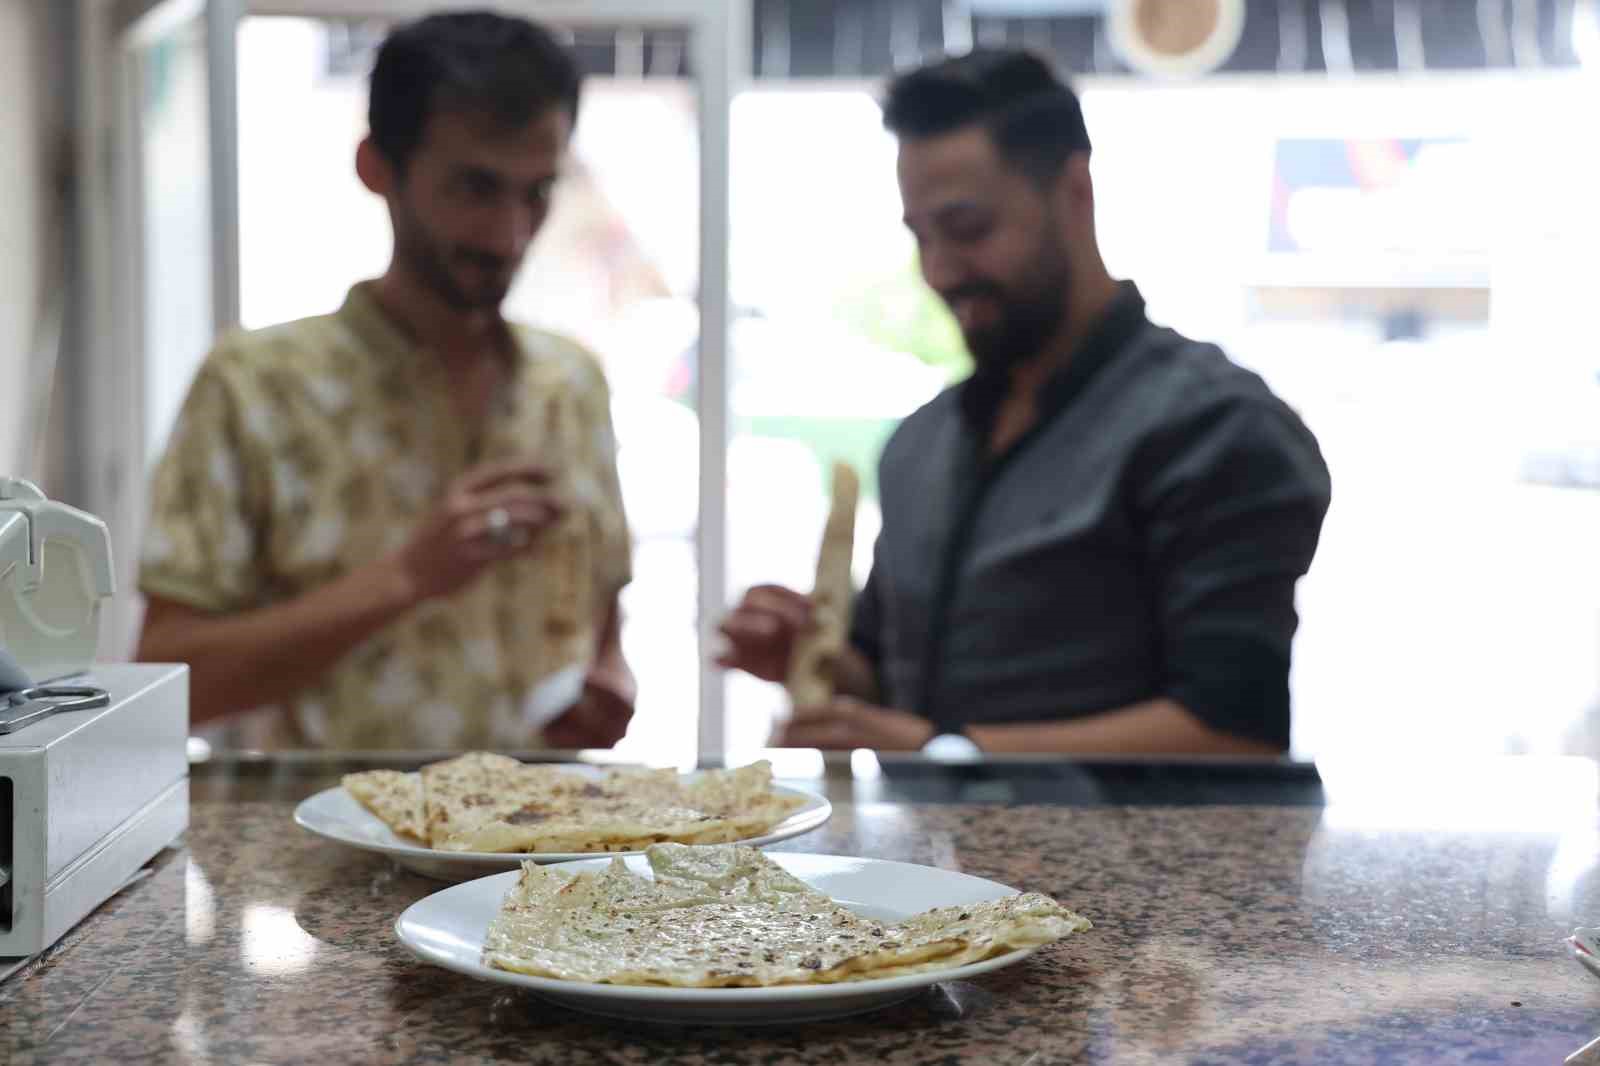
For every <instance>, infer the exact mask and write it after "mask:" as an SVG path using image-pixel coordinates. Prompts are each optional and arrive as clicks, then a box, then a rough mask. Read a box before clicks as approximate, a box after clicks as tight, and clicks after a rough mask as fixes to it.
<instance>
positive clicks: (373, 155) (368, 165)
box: [356, 137, 397, 197]
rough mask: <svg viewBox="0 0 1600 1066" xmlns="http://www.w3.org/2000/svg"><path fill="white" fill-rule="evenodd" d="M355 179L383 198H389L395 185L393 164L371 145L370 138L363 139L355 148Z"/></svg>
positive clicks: (375, 146)
mask: <svg viewBox="0 0 1600 1066" xmlns="http://www.w3.org/2000/svg"><path fill="white" fill-rule="evenodd" d="M356 177H358V178H360V179H361V184H363V185H365V186H366V187H367V189H368V190H369V191H371V192H375V193H377V194H378V195H379V196H383V197H387V196H389V194H390V193H392V192H393V191H394V187H395V185H396V184H397V175H396V174H395V168H394V164H393V163H391V162H389V158H388V157H387V156H385V155H384V154H383V153H382V152H381V151H379V150H378V146H377V145H376V144H374V143H372V138H371V137H363V138H362V139H361V143H360V144H358V145H357V146H356Z"/></svg>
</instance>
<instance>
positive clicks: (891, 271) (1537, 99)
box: [239, 18, 1600, 762]
mask: <svg viewBox="0 0 1600 1066" xmlns="http://www.w3.org/2000/svg"><path fill="white" fill-rule="evenodd" d="M369 40H370V36H363V35H361V34H352V32H351V30H350V28H349V27H347V26H345V25H343V24H337V23H331V22H320V21H309V20H297V19H282V18H249V19H246V20H245V22H244V24H243V26H242V29H241V33H240V42H239V43H240V70H241V77H240V124H239V129H240V156H241V159H240V163H241V165H240V176H241V182H242V186H241V242H242V303H243V318H244V322H245V325H247V326H251V327H255V326H263V325H267V324H270V323H273V322H277V321H281V320H284V319H288V318H293V317H297V316H301V315H307V314H314V313H320V312H324V311H327V310H330V309H332V308H333V307H334V306H335V305H336V304H337V302H338V301H339V300H340V298H341V297H342V295H343V293H344V290H345V288H346V287H347V286H348V285H349V284H350V283H351V282H352V281H354V280H356V279H358V278H362V277H367V276H371V275H375V274H377V273H378V272H380V271H381V270H382V268H383V266H384V264H385V262H386V259H387V256H388V252H389V246H388V240H389V238H388V229H387V222H386V220H385V218H384V216H383V207H382V204H381V203H380V202H379V201H378V200H377V199H376V198H374V197H372V196H370V195H368V194H367V193H366V192H365V191H364V190H363V189H362V188H361V187H360V186H359V184H358V183H357V181H356V178H355V175H354V173H353V169H352V165H351V156H352V153H353V151H354V146H355V143H356V141H357V139H358V138H359V137H360V135H361V134H362V132H363V128H364V108H365V93H364V82H363V76H364V73H365V69H366V63H367V61H368V59H367V56H366V55H365V54H364V53H363V51H362V49H363V47H364V42H367V41H369ZM1575 77H1577V76H1575V75H1573V76H1560V77H1557V76H1551V77H1548V78H1538V79H1533V78H1529V79H1521V80H1515V81H1512V80H1507V79H1504V78H1501V77H1498V76H1495V75H1452V76H1441V77H1438V78H1434V79H1430V80H1425V81H1420V82H1418V81H1414V82H1410V83H1405V82H1401V81H1399V80H1395V79H1389V78H1377V77H1375V78H1372V79H1368V80H1365V81H1362V82H1360V83H1357V84H1344V85H1340V86H1338V87H1336V88H1334V87H1328V86H1326V85H1322V84H1320V83H1313V82H1297V81H1295V80H1293V79H1279V80H1277V81H1272V82H1264V83H1259V86H1258V87H1252V88H1250V89H1249V90H1245V89H1242V88H1239V87H1237V83H1233V84H1231V85H1230V83H1229V82H1228V81H1226V80H1222V79H1219V80H1217V81H1215V82H1208V83H1207V84H1206V85H1205V86H1204V87H1187V88H1163V87H1157V86H1152V85H1149V84H1139V85H1132V84H1128V83H1120V84H1119V83H1116V82H1086V83H1084V85H1083V88H1084V105H1085V110H1086V114H1087V118H1088V123H1089V129H1090V132H1091V135H1092V136H1093V137H1094V139H1095V145H1096V147H1095V161H1094V169H1095V177H1096V182H1097V192H1098V211H1099V215H1100V229H1101V233H1102V238H1103V242H1104V244H1105V249H1104V250H1105V252H1106V255H1107V258H1108V261H1109V265H1110V266H1111V268H1112V270H1113V272H1114V273H1118V274H1120V275H1122V276H1127V277H1131V278H1133V279H1135V280H1136V281H1138V283H1139V284H1140V286H1141V288H1142V289H1143V291H1144V293H1145V295H1146V297H1147V299H1148V300H1149V305H1150V312H1151V315H1152V317H1153V318H1155V319H1156V320H1157V321H1160V322H1164V323H1166V324H1169V325H1171V326H1173V327H1175V328H1177V329H1180V330H1182V331H1184V332H1186V333H1188V334H1189V335H1191V336H1195V337H1199V338H1203V339H1209V340H1215V341H1216V342H1218V343H1220V344H1222V345H1223V346H1224V347H1225V348H1226V349H1227V350H1228V351H1229V352H1230V354H1232V355H1233V356H1234V357H1235V358H1236V359H1237V360H1239V361H1240V362H1243V363H1245V364H1247V365H1249V366H1252V367H1253V368H1255V369H1257V370H1258V371H1259V372H1260V373H1262V374H1263V375H1264V376H1265V377H1266V378H1267V379H1268V381H1269V383H1270V384H1271V385H1272V386H1273V387H1274V389H1276V390H1277V391H1278V392H1279V393H1280V394H1281V395H1283V396H1284V397H1285V398H1286V399H1287V400H1288V401H1289V402H1290V403H1291V404H1293V405H1295V406H1296V407H1297V408H1298V409H1299V410H1300V412H1301V413H1302V415H1303V417H1304V418H1305V419H1306V421H1307V422H1308V423H1309V424H1310V426H1311V428H1312V429H1313V430H1314V431H1315V432H1316V434H1317V435H1318V437H1319V439H1320V441H1321V443H1322V446H1323V449H1324V451H1325V453H1326V456H1327V459H1328V463H1329V466H1330V467H1331V469H1332V473H1333V478H1334V485H1335V490H1334V504H1333V509H1332V511H1331V512H1330V514H1329V517H1328V521H1327V525H1326V528H1325V532H1324V536H1323V543H1322V547H1321V550H1320V552H1319V555H1318V558H1317V562H1316V564H1315V565H1314V567H1313V569H1312V571H1311V574H1310V576H1309V578H1308V579H1307V580H1306V581H1305V582H1304V583H1303V584H1302V586H1301V609H1302V616H1303V618H1304V619H1305V622H1304V625H1303V628H1302V630H1301V635H1300V639H1299V643H1298V645H1297V649H1296V663H1295V674H1294V678H1293V682H1292V683H1293V688H1294V693H1295V699H1296V719H1295V733H1294V740H1293V751H1294V754H1296V755H1299V756H1312V755H1317V756H1322V755H1327V754H1331V753H1337V752H1339V751H1341V750H1347V749H1352V750H1353V749H1355V748H1359V747H1361V746H1364V745H1368V744H1370V743H1371V740H1372V737H1373V736H1374V735H1377V734H1380V733H1381V735H1383V736H1386V737H1388V738H1391V739H1392V740H1393V741H1394V742H1395V743H1397V744H1399V745H1400V746H1402V747H1406V748H1413V749H1415V748H1421V747H1431V749H1432V750H1435V751H1450V750H1459V751H1479V752H1490V753H1493V752H1498V751H1501V750H1507V749H1509V750H1522V751H1545V750H1556V749H1557V748H1558V747H1559V746H1560V744H1561V743H1562V741H1563V738H1562V737H1561V736H1560V735H1557V733H1556V731H1555V727H1554V726H1553V725H1549V724H1548V723H1553V722H1557V721H1563V720H1570V719H1572V718H1574V717H1576V716H1577V713H1578V712H1581V710H1582V709H1583V707H1582V704H1583V702H1584V701H1586V700H1590V699H1592V693H1593V692H1594V691H1596V690H1597V688H1600V617H1597V615H1596V611H1595V608H1594V604H1595V602H1596V593H1597V591H1600V556H1597V554H1596V553H1595V552H1594V550H1593V546H1594V545H1595V544H1596V543H1600V351H1597V350H1596V348H1595V344H1594V339H1593V338H1594V336H1595V329H1594V322H1593V320H1592V311H1591V310H1590V308H1592V306H1593V300H1592V296H1589V295H1586V294H1584V293H1583V292H1582V291H1580V290H1581V286H1582V281H1581V279H1583V278H1585V277H1587V276H1589V274H1590V272H1588V271H1586V270H1584V269H1581V268H1580V266H1579V264H1580V263H1581V259H1580V256H1582V255H1584V254H1586V253H1587V250H1588V249H1590V248H1592V247H1593V245H1594V243H1595V241H1596V239H1597V238H1600V207H1597V202H1596V200H1595V198H1594V196H1593V189H1594V188H1596V187H1600V147H1596V144H1595V142H1594V140H1593V139H1592V138H1588V139H1585V138H1579V137H1553V138H1546V137H1542V136H1535V135H1534V134H1533V133H1532V132H1531V131H1530V130H1528V129H1526V128H1525V127H1524V126H1523V125H1522V124H1521V123H1520V122H1519V121H1518V120H1517V117H1516V116H1517V115H1525V114H1529V113H1538V114H1541V115H1545V116H1547V119H1546V121H1547V122H1548V123H1550V124H1552V125H1551V128H1555V129H1567V130H1576V129H1578V128H1580V127H1582V126H1583V125H1584V123H1585V122H1586V121H1588V120H1587V119H1586V118H1585V116H1584V115H1583V114H1581V107H1580V105H1581V100H1582V99H1583V96H1582V94H1581V93H1579V92H1577V91H1576V89H1575V85H1576V84H1577V82H1575V81H1574V80H1573V79H1574V78H1575ZM873 91H874V87H873V86H869V85H866V84H852V83H843V82H841V83H836V84H835V85H834V86H831V87H827V88H822V87H817V86H816V85H815V84H814V83H813V84H808V85H800V84H796V85H793V86H790V85H787V84H785V83H782V82H779V83H774V87H766V86H761V87H758V88H754V89H751V90H749V91H746V92H744V93H742V94H741V95H740V96H739V97H738V98H737V99H736V101H735V104H734V110H733V135H732V157H733V175H732V181H733V202H732V213H733V218H732V234H733V238H732V239H733V244H732V249H731V255H732V279H733V281H732V299H733V305H734V308H735V318H734V323H733V332H732V349H731V351H732V361H731V365H730V374H729V377H730V382H731V396H730V402H731V413H732V417H733V420H734V422H733V425H734V435H733V439H732V442H731V445H730V448H729V451H728V456H727V472H726V473H727V478H728V493H729V508H730V519H729V541H728V554H729V589H730V594H731V595H735V596H736V595H737V594H738V593H739V592H740V591H742V590H743V589H744V588H745V587H747V586H748V585H750V584H753V583H756V582H763V581H777V582H782V583H786V584H790V585H793V586H797V587H801V588H805V587H808V586H809V583H810V580H811V576H812V573H813V567H814V565H815V559H816V552H817V546H818V539H819V536H820V530H821V526H822V521H823V518H824V516H825V512H826V508H827V495H826V489H827V485H826V481H825V476H826V471H827V470H828V469H829V464H830V463H831V462H832V461H833V460H834V459H836V458H843V459H847V460H849V461H851V462H852V463H854V464H855V465H856V466H857V468H858V469H859V470H860V472H861V474H862V477H863V506H862V507H861V508H860V510H859V514H858V529H857V548H856V558H855V567H854V569H855V577H856V579H857V580H858V581H859V580H861V579H863V578H864V577H865V575H866V571H867V568H868V566H869V565H870V560H871V548H872V540H873V537H874V535H875V531H876V529H877V527H878V523H879V513H878V510H877V505H876V500H877V486H876V483H875V470H874V466H875V462H876V458H877V454H878V451H879V449H880V447H881V445H882V442H883V440H884V439H885V438H886V436H887V434H888V433H889V432H890V431H891V430H892V429H893V427H894V425H895V424H896V422H897V420H898V419H900V418H901V417H903V416H904V415H905V414H907V413H909V412H910V411H912V410H914V409H915V408H916V407H917V406H919V405H920V404H922V403H924V402H925V401H927V400H928V399H930V398H931V397H932V396H933V395H934V394H935V393H936V392H937V391H938V390H939V389H940V388H942V387H943V386H944V385H945V384H947V383H949V382H951V381H953V380H955V379H957V378H958V377H960V376H961V375H962V374H963V373H964V372H965V368H966V360H965V356H964V354H963V352H962V350H961V345H960V338H959V336H958V334H957V333H956V332H955V330H954V328H953V325H952V323H951V322H950V320H949V319H948V318H947V317H946V316H945V314H944V313H943V311H942V309H941V308H940V306H939V305H938V303H937V301H936V300H935V299H934V297H933V296H932V295H931V294H930V293H929V292H928V291H927V290H926V289H925V287H923V285H922V284H921V282H920V280H919V278H918V276H917V268H916V263H915V259H914V252H913V247H912V243H911V241H910V239H909V237H908V236H907V234H906V233H905V232H904V230H903V228H902V226H901V225H900V221H899V216H900V205H899V196H898V192H897V189H896V186H895V179H894V143H893V140H892V139H891V138H890V137H889V136H888V135H886V134H885V133H884V132H883V131H882V129H881V127H880V125H879V115H878V111H877V107H876V104H875V102H874V97H873ZM694 103H695V97H694V85H693V82H692V81H689V80H684V79H680V78H667V77H650V76H648V74H647V75H646V76H643V77H634V78H595V79H591V80H590V82H589V83H588V87H587V90H586V95H585V99H584V105H583V112H582V115H581V117H580V121H579V124H578V129H577V136H576V144H575V150H574V158H573V160H572V164H571V168H570V172H569V174H568V176H567V177H566V179H565V180H564V182H563V186H562V188H561V190H560V193H559V195H558V201H557V208H556V211H555V214H554V216H553V218H552V220H551V222H550V224H549V226H548V228H547V230H546V232H545V234H544V235H543V236H542V237H541V239H540V242H539V244H538V245H537V248H536V254H535V255H534V256H533V259H532V261H531V262H530V265H529V267H528V269H527V270H526V272H525V274H524V276H523V277H522V278H521V280H520V282H519V284H518V286H517V288H516V289H515V290H514V292H513V295H512V297H511V299H510V302H509V308H508V310H509V312H510V314H511V315H512V316H514V317H517V318H520V319H523V320H527V321H531V322H535V323H538V324H541V325H545V326H549V327H553V328H556V329H559V330H562V331H565V332H567V333H569V334H571V335H574V336H576V337H578V338H580V339H582V340H583V341H584V342H586V343H587V344H588V345H589V346H591V347H592V348H593V349H594V350H595V351H596V352H598V353H599V354H600V356H601V357H602V359H603V361H604V363H605V367H606V370H607V372H608V374H609V377H610V380H611V383H612V387H613V391H614V406H613V412H614V416H615V421H616V426H617V432H618V436H619V440H620V445H621V451H620V459H619V462H620V466H621V472H622V478H623V488H624V495H625V500H626V504H627V507H628V509H629V512H630V519H631V522H632V524H633V528H634V532H635V536H636V548H635V573H636V578H635V581H634V584H633V586H632V587H631V589H630V591H629V592H628V593H627V594H626V596H625V599H624V606H625V609H626V610H627V615H628V620H627V627H626V631H625V635H624V644H625V648H626V650H627V652H628V655H629V658H630V660H631V661H632V663H633V664H634V667H635V669H636V671H637V674H638V677H639V683H640V699H639V706H638V714H637V716H636V717H635V719H634V722H633V726H632V728H631V730H630V732H629V734H628V736H627V738H626V739H625V740H624V741H623V743H622V744H621V745H619V750H620V751H621V752H622V753H624V754H625V755H628V756H632V757H636V758H640V759H645V760H649V761H652V762H683V761H687V760H689V759H691V758H692V757H693V755H694V747H695V743H696V739H695V738H696V730H695V721H696V715H697V691H696V686H697V671H698V666H699V662H700V655H701V651H700V650H699V649H698V648H697V646H696V643H697V642H696V630H695V611H696V604H695V589H696V585H695V555H694V542H693V537H694V528H695V516H696V504H697V491H698V453H697V447H698V444H697V441H698V433H699V427H698V421H697V419H696V416H695V412H694V383H695V374H696V360H695V352H696V343H697V314H696V308H695V304H694V298H695V289H696V285H697V280H698V266H697V257H696V242H697V234H698V220H697V217H696V203H697V199H696V196H697V194H696V180H697V179H696V174H697V167H698V165H699V160H698V155H697V142H696V127H695V118H694ZM1221 109H1227V110H1228V113H1229V121H1228V122H1226V123H1218V122H1216V121H1214V119H1215V116H1216V114H1217V113H1218V112H1219V110H1221ZM1535 178H1537V180H1538V181H1539V182H1540V183H1542V187H1543V188H1544V189H1545V190H1546V192H1545V194H1544V195H1542V196H1541V197H1540V198H1537V199H1534V200H1528V199H1521V200H1519V199H1518V198H1515V197H1513V196H1511V195H1510V193H1509V190H1510V189H1511V188H1513V187H1514V186H1516V185H1518V184H1519V183H1524V182H1529V181H1532V180H1534V179H1535ZM330 235H336V236H333V237H330ZM1561 336H1565V337H1579V338H1583V344H1582V345H1578V346H1574V345H1572V344H1569V343H1553V342H1552V338H1556V337H1561ZM1535 412H1537V415H1536V414H1535ZM709 650H710V649H707V651H709ZM1353 659H1359V660H1360V661H1359V662H1353V661H1352V660H1353ZM1356 667H1359V669H1357V668H1356ZM1372 686H1379V687H1381V688H1382V689H1383V690H1384V692H1386V693H1387V694H1388V697H1389V698H1388V699H1386V700H1385V701H1384V705H1385V706H1396V705H1409V706H1410V707H1411V708H1412V709H1413V710H1414V711H1415V713H1414V714H1413V715H1411V716H1410V717H1409V718H1408V719H1407V720H1406V721H1405V722H1404V723H1403V724H1399V723H1396V722H1394V721H1392V720H1385V721H1380V720H1378V719H1377V718H1376V717H1375V716H1376V715H1377V714H1378V713H1379V712H1378V710H1377V706H1378V705H1377V703H1376V702H1375V701H1373V700H1370V699H1368V696H1369V695H1370V694H1371V693H1370V690H1371V687H1372ZM728 693H729V722H728V733H727V736H728V742H729V745H730V747H732V748H734V749H736V750H738V751H743V750H747V749H749V748H752V747H757V746H760V745H761V744H762V743H763V742H764V741H765V739H766V736H767V734H768V730H769V728H770V723H771V719H772V716H773V715H774V714H777V713H780V712H781V711H782V707H783V697H782V694H781V692H779V691H778V690H777V689H776V688H774V687H772V686H767V685H764V684H762V683H759V682H756V681H753V680H751V679H748V678H734V679H731V680H730V684H729V689H728ZM1519 701H1520V702H1523V703H1525V705H1526V706H1529V707H1538V708H1542V709H1543V712H1545V713H1548V714H1549V715H1550V716H1551V717H1550V718H1549V719H1548V720H1545V719H1538V718H1525V719H1521V720H1517V721H1516V723H1515V725H1514V726H1513V727H1511V728H1512V731H1511V732H1508V730H1507V727H1506V726H1504V725H1503V724H1500V723H1501V721H1503V718H1502V719H1496V718H1495V716H1494V714H1493V713H1492V712H1496V711H1500V710H1503V709H1504V708H1506V707H1507V706H1511V705H1513V704H1515V703H1517V702H1519ZM1369 707H1371V708H1373V709H1372V710H1371V711H1368V710H1367V708H1369Z"/></svg>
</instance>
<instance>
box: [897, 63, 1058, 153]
mask: <svg viewBox="0 0 1600 1066" xmlns="http://www.w3.org/2000/svg"><path fill="white" fill-rule="evenodd" d="M883 124H884V126H886V127H887V128H888V130H889V132H891V133H893V134H895V135H896V136H897V137H901V138H910V139H918V138H923V137H937V136H940V135H942V134H946V133H953V132H955V131H956V130H959V129H964V128H966V127H968V126H975V125H982V126H983V127H984V128H985V129H987V130H988V131H989V136H990V137H991V138H993V140H994V143H995V147H996V148H997V149H999V151H1000V154H1001V156H1002V157H1004V158H1005V159H1006V161H1007V162H1009V163H1010V164H1012V165H1013V166H1015V167H1017V168H1018V169H1019V170H1021V171H1022V172H1023V173H1024V174H1027V175H1028V176H1029V177H1031V178H1033V179H1034V180H1035V181H1047V180H1049V179H1051V178H1054V177H1055V176H1056V175H1057V174H1059V173H1060V172H1061V167H1062V165H1063V164H1064V163H1066V161H1067V159H1068V157H1069V156H1071V155H1073V154H1074V153H1076V152H1087V151H1088V150H1089V131H1088V130H1087V129H1085V128H1084V125H1083V108H1082V106H1081V105H1080V104H1079V103H1078V96H1077V94H1076V93H1074V92H1073V91H1072V89H1071V88H1070V87H1069V86H1068V85H1067V84H1066V83H1065V82H1063V81H1062V80H1061V79H1059V78H1057V77H1056V75H1055V73H1054V72H1053V71H1052V70H1051V69H1050V66H1049V64H1048V63H1046V62H1045V61H1044V60H1042V59H1040V58H1039V57H1038V56H1036V55H1033V54H1032V53H1031V52H1024V51H1021V50H1018V49H1003V48H980V49H974V50H973V51H971V52H968V53H967V54H966V55H963V56H957V57H955V58H953V59H942V60H939V61H937V62H934V63H930V64H928V65H927V66H924V67H919V68H918V69H916V70H913V71H910V72H909V73H906V74H902V75H901V76H899V77H898V78H896V79H894V81H893V82H891V83H890V84H889V91H888V93H887V94H886V95H885V98H884V102H883Z"/></svg>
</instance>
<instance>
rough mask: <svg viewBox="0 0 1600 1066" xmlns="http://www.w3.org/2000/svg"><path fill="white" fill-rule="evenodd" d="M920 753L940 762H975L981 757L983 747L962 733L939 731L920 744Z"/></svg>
mask: <svg viewBox="0 0 1600 1066" xmlns="http://www.w3.org/2000/svg"><path fill="white" fill-rule="evenodd" d="M922 754H924V755H926V756H927V757H928V758H930V759H937V760H938V761H940V762H976V761H977V760H979V759H981V758H983V749H982V748H980V747H978V745H976V744H974V743H973V742H972V738H971V737H968V736H966V735H964V734H961V733H940V734H939V735H938V736H936V737H934V738H933V739H932V740H930V741H928V742H927V743H926V744H924V745H922Z"/></svg>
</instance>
